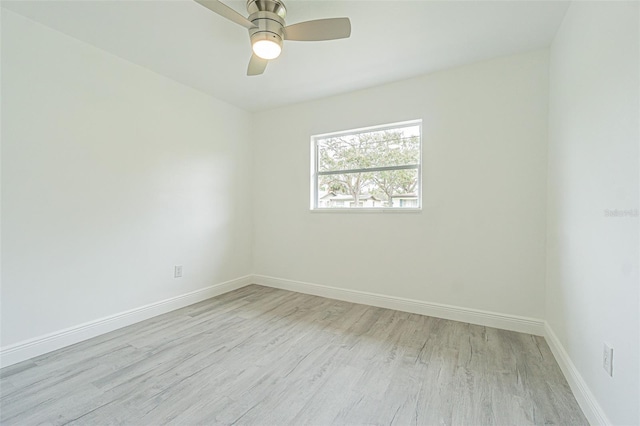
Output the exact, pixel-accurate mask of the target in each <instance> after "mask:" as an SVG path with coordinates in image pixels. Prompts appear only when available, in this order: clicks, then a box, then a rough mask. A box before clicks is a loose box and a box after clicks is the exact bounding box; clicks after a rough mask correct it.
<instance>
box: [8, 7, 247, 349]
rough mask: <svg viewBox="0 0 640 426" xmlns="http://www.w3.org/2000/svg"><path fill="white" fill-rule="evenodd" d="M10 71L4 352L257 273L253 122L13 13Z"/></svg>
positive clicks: (183, 87) (241, 114)
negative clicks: (176, 274)
mask: <svg viewBox="0 0 640 426" xmlns="http://www.w3.org/2000/svg"><path fill="white" fill-rule="evenodd" d="M2 65H3V69H2V292H1V296H2V318H1V322H2V340H1V344H2V346H3V347H5V346H7V345H12V344H15V343H16V342H21V341H23V340H25V339H30V338H34V337H38V336H41V335H43V334H46V333H50V332H54V331H57V330H60V329H63V328H66V327H71V326H76V325H78V324H81V323H84V322H87V321H92V320H95V319H96V318H101V317H105V316H109V315H112V314H116V313H119V312H122V311H125V310H128V309H132V308H137V307H139V306H142V305H145V304H149V303H152V302H157V301H160V300H164V299H167V298H171V297H174V296H176V295H181V294H184V293H187V292H190V291H194V290H197V289H201V288H203V287H207V286H210V285H213V284H216V283H220V282H222V281H225V280H229V279H233V278H238V277H240V276H242V275H246V274H249V273H250V272H251V242H250V239H251V213H250V211H251V190H250V187H251V176H250V159H251V154H250V151H249V145H250V144H249V128H250V119H251V117H250V115H249V114H248V113H246V112H244V111H241V110H239V109H237V108H235V107H232V106H229V105H227V104H224V103H222V102H219V101H217V100H215V99H213V98H211V97H209V96H207V95H204V94H202V93H199V92H196V91H194V90H192V89H190V88H187V87H186V86H182V85H180V84H178V83H176V82H174V81H171V80H168V79H166V78H164V77H161V76H159V75H157V74H155V73H153V72H150V71H148V70H146V69H144V68H141V67H138V66H136V65H133V64H131V63H129V62H126V61H124V60H121V59H119V58H117V57H114V56H112V55H109V54H107V53H105V52H104V51H101V50H99V49H96V48H94V47H92V46H89V45H87V44H84V43H82V42H80V41H77V40H75V39H72V38H70V37H67V36H65V35H62V34H60V33H58V32H56V31H53V30H51V29H48V28H47V27H44V26H41V25H39V24H36V23H34V22H31V21H29V20H27V19H25V18H23V17H21V16H19V15H16V14H14V13H12V12H9V11H6V10H3V13H2ZM178 264H179V265H183V266H184V278H182V279H174V278H173V266H174V265H178Z"/></svg>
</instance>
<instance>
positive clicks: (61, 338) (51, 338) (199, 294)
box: [0, 275, 252, 367]
mask: <svg viewBox="0 0 640 426" xmlns="http://www.w3.org/2000/svg"><path fill="white" fill-rule="evenodd" d="M251 282H252V276H251V275H247V276H244V277H240V278H236V279H234V280H230V281H225V282H223V283H219V284H215V285H212V286H209V287H205V288H203V289H200V290H196V291H192V292H190V293H185V294H181V295H179V296H175V297H172V298H170V299H166V300H161V301H159V302H155V303H151V304H149V305H145V306H141V307H138V308H135V309H131V310H128V311H125V312H120V313H118V314H115V315H110V316H108V317H104V318H100V319H97V320H94V321H90V322H87V323H84V324H80V325H77V326H74V327H70V328H66V329H64V330H59V331H56V332H53V333H49V334H46V335H44V336H39V337H36V338H33V339H29V340H25V341H22V342H18V343H15V344H13V345H10V346H7V347H4V348H1V349H0V367H7V366H9V365H12V364H16V363H18V362H21V361H25V360H27V359H30V358H33V357H36V356H38V355H42V354H45V353H47V352H51V351H55V350H56V349H60V348H63V347H65V346H69V345H73V344H74V343H78V342H81V341H83V340H87V339H90V338H92V337H96V336H99V335H101V334H104V333H108V332H110V331H113V330H117V329H119V328H122V327H126V326H128V325H131V324H135V323H137V322H140V321H144V320H146V319H149V318H152V317H155V316H157V315H161V314H164V313H167V312H170V311H173V310H176V309H180V308H183V307H185V306H189V305H192V304H194V303H197V302H201V301H203V300H206V299H209V298H211V297H214V296H218V295H220V294H223V293H227V292H229V291H232V290H236V289H239V288H242V287H244V286H246V285H249V284H251Z"/></svg>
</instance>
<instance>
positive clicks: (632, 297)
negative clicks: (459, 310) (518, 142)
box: [546, 2, 640, 425]
mask: <svg viewBox="0 0 640 426" xmlns="http://www.w3.org/2000/svg"><path fill="white" fill-rule="evenodd" d="M638 14H639V10H638V3H637V2H626V3H625V2H574V3H573V4H572V5H571V6H570V8H569V10H568V12H567V15H566V17H565V20H564V22H563V24H562V26H561V28H560V30H559V32H558V35H557V36H556V39H555V40H554V42H553V45H552V48H551V59H550V116H549V117H550V118H549V180H548V195H549V198H548V213H547V214H548V256H547V271H548V275H547V279H548V281H547V292H546V299H547V312H546V318H547V321H548V323H549V324H550V326H551V328H552V329H553V331H554V333H555V334H556V335H557V337H558V339H559V341H560V342H561V344H562V345H563V346H564V349H565V350H566V352H567V353H568V355H569V357H570V358H571V360H572V362H573V364H574V365H575V368H576V369H577V371H578V372H579V374H580V375H581V376H582V379H583V380H584V382H585V383H586V384H587V386H588V387H589V388H590V389H591V392H593V394H594V396H595V398H596V400H597V403H598V404H599V405H600V406H601V409H602V410H603V411H604V413H605V416H606V417H609V420H610V421H611V422H613V423H614V424H620V425H631V424H639V423H640V418H639V414H638V406H639V402H640V400H639V398H640V395H639V388H640V383H639V381H638V379H639V377H638V375H639V370H638V367H639V366H638V364H639V362H640V352H639V351H638V342H639V337H640V330H639V328H638V326H639V320H640V318H639V317H638V311H639V305H638V301H639V295H638V283H639V276H638V255H639V253H638V245H639V241H638V231H639V227H638V217H637V216H636V217H606V216H605V210H616V209H620V210H626V209H631V210H633V209H638V207H639V203H638V193H639V191H640V187H639V185H638V170H639V163H638V156H639V154H640V152H639V150H638V140H639V136H640V135H639V124H640V123H639V116H640V110H639V108H638V107H639V102H640V99H639V92H640V85H639V75H640V69H639V68H638V63H639V59H640V58H639V57H638V53H639V52H638V50H639V47H640V46H639V44H638V39H639V37H640V33H639V27H638ZM636 212H637V210H636ZM604 342H607V343H609V344H610V345H612V346H613V347H614V376H613V378H611V377H609V376H608V375H607V374H606V373H605V371H604V370H603V368H602V348H603V343H604Z"/></svg>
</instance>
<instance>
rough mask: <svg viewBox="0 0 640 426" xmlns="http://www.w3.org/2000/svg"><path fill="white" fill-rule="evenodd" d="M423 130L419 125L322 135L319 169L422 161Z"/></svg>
mask: <svg viewBox="0 0 640 426" xmlns="http://www.w3.org/2000/svg"><path fill="white" fill-rule="evenodd" d="M419 132H420V128H419V126H417V125H415V126H410V127H404V128H399V129H386V130H378V131H371V132H364V133H356V134H350V135H341V136H336V137H327V138H323V139H318V140H317V141H316V142H317V146H318V171H320V172H326V171H338V170H354V169H365V168H371V167H389V166H403V165H417V164H420V133H419Z"/></svg>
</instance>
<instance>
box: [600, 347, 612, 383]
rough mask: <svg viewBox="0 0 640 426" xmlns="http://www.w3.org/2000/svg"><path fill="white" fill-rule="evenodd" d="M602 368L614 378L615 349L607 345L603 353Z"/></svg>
mask: <svg viewBox="0 0 640 426" xmlns="http://www.w3.org/2000/svg"><path fill="white" fill-rule="evenodd" d="M602 368H604V371H606V372H607V374H608V375H609V376H611V377H613V348H612V347H610V346H609V345H607V344H606V343H605V344H604V349H603V351H602Z"/></svg>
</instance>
